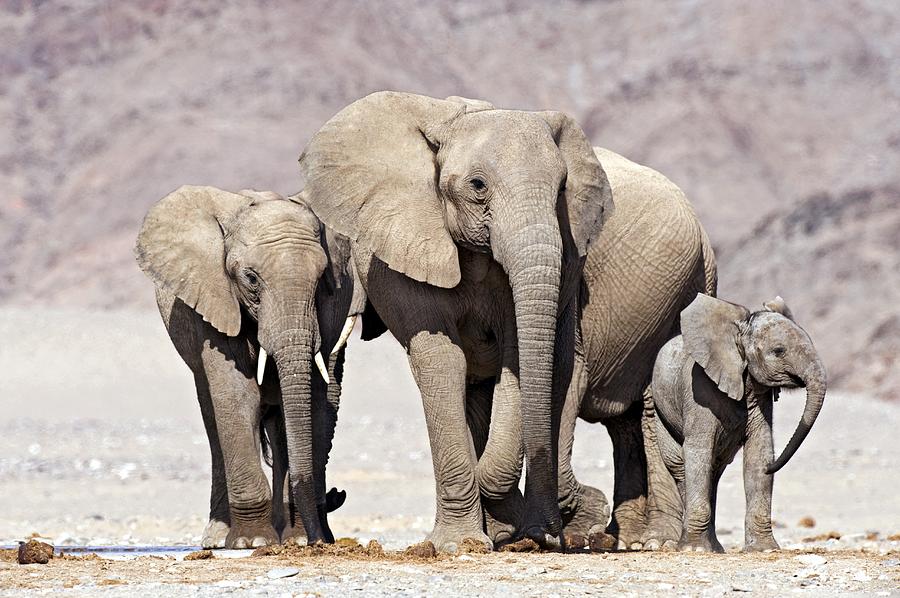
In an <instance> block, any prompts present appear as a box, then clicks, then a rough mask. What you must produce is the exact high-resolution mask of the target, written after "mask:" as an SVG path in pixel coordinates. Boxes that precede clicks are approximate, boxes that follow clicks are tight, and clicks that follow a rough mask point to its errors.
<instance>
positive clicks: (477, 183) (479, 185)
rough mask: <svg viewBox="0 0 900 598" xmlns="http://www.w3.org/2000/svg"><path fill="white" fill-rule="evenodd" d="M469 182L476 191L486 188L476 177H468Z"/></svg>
mask: <svg viewBox="0 0 900 598" xmlns="http://www.w3.org/2000/svg"><path fill="white" fill-rule="evenodd" d="M469 183H470V184H471V185H472V187H474V188H475V190H476V191H484V190H485V189H486V188H487V185H486V184H485V182H484V181H483V180H481V179H479V178H478V177H475V178H473V179H470V180H469Z"/></svg>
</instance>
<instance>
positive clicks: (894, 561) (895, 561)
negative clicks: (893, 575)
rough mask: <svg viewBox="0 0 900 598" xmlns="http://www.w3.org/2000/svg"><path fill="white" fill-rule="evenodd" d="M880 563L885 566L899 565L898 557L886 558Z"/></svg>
mask: <svg viewBox="0 0 900 598" xmlns="http://www.w3.org/2000/svg"><path fill="white" fill-rule="evenodd" d="M881 564H882V565H883V566H885V567H900V559H888V560H886V561H881Z"/></svg>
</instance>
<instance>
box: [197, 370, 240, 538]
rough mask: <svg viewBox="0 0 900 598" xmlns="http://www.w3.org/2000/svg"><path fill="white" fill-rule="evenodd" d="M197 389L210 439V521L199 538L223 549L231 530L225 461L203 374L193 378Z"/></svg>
mask: <svg viewBox="0 0 900 598" xmlns="http://www.w3.org/2000/svg"><path fill="white" fill-rule="evenodd" d="M194 383H195V385H196V387H197V400H198V402H199V403H200V413H201V415H202V416H203V427H205V428H206V437H207V440H209V452H210V456H211V458H212V484H211V486H212V487H211V489H210V493H209V522H208V523H207V524H206V527H205V528H204V530H203V535H202V536H201V538H200V546H201V547H203V548H225V538H227V537H228V532H229V531H230V529H231V513H230V512H229V509H228V486H227V484H226V483H225V459H224V458H223V457H222V446H221V444H220V443H219V432H218V430H217V429H216V417H215V413H214V411H213V404H212V398H211V397H210V395H209V387H208V385H207V382H206V378H205V375H203V374H202V373H200V374H199V375H196V376H195V377H194Z"/></svg>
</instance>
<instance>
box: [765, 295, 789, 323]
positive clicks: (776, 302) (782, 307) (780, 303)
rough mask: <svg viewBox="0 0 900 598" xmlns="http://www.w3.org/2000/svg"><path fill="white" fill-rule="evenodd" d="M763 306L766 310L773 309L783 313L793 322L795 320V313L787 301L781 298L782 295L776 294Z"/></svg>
mask: <svg viewBox="0 0 900 598" xmlns="http://www.w3.org/2000/svg"><path fill="white" fill-rule="evenodd" d="M763 308H765V310H766V311H773V312H775V313H777V314H781V315H783V316H784V317H785V318H787V319H788V320H790V321H791V322H793V321H794V313H793V312H792V311H791V308H790V307H788V305H787V303H785V302H784V299H782V298H781V295H776V296H775V298H774V299H772V300H771V301H767V302H765V303H763Z"/></svg>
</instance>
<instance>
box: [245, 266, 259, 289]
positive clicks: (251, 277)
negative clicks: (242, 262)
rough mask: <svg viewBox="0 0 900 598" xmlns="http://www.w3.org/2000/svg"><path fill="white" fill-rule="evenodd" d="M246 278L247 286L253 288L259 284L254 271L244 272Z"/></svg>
mask: <svg viewBox="0 0 900 598" xmlns="http://www.w3.org/2000/svg"><path fill="white" fill-rule="evenodd" d="M244 278H246V279H247V284H249V285H250V286H251V287H255V286H256V285H258V284H259V278H258V277H257V276H256V273H255V272H254V271H253V270H244Z"/></svg>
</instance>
